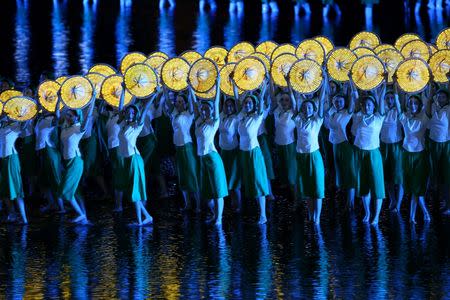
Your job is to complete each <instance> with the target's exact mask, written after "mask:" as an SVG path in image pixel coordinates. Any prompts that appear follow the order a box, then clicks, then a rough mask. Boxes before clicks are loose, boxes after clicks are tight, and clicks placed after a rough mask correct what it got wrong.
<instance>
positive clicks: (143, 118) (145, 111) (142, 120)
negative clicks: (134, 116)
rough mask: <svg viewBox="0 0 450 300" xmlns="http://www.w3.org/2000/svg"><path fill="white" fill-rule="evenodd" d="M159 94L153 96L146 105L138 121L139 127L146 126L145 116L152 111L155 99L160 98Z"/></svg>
mask: <svg viewBox="0 0 450 300" xmlns="http://www.w3.org/2000/svg"><path fill="white" fill-rule="evenodd" d="M158 94H159V93H155V94H153V95H152V96H151V97H150V99H149V100H148V101H147V102H146V103H145V106H144V109H143V110H142V114H141V116H140V118H139V120H138V125H139V126H141V125H143V124H144V121H145V116H146V115H147V112H148V110H149V109H150V105H151V104H152V103H153V101H155V98H156V97H157V96H158Z"/></svg>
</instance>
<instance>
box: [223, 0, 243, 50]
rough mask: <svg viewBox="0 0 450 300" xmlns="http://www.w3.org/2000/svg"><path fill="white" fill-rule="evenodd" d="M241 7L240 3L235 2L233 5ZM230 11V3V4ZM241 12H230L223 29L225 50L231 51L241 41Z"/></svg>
mask: <svg viewBox="0 0 450 300" xmlns="http://www.w3.org/2000/svg"><path fill="white" fill-rule="evenodd" d="M239 3H241V5H243V3H242V2H237V3H236V4H235V5H239ZM230 10H231V3H230ZM243 15H244V14H243V11H240V10H239V9H237V10H234V9H233V10H232V11H230V15H229V18H228V22H227V24H226V25H225V27H224V29H223V37H224V45H225V48H227V49H231V48H232V47H233V46H234V45H236V44H237V43H238V42H240V41H241V40H242V37H241V34H242V30H241V29H242V21H243Z"/></svg>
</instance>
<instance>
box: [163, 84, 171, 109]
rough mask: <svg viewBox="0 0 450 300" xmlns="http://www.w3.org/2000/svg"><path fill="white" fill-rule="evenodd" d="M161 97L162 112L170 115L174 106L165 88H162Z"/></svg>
mask: <svg viewBox="0 0 450 300" xmlns="http://www.w3.org/2000/svg"><path fill="white" fill-rule="evenodd" d="M162 90H163V95H164V112H165V114H166V115H170V114H171V113H172V112H173V109H174V105H173V103H172V101H171V99H170V98H169V92H168V91H167V88H166V87H165V86H163V87H162Z"/></svg>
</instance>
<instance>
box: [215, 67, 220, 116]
mask: <svg viewBox="0 0 450 300" xmlns="http://www.w3.org/2000/svg"><path fill="white" fill-rule="evenodd" d="M219 116H220V76H217V80H216V97H215V98H214V120H218V119H219Z"/></svg>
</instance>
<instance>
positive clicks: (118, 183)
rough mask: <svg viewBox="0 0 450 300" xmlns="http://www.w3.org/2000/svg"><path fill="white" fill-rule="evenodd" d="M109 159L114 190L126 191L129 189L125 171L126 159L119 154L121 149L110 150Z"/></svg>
mask: <svg viewBox="0 0 450 300" xmlns="http://www.w3.org/2000/svg"><path fill="white" fill-rule="evenodd" d="M109 158H110V161H111V171H112V181H113V186H114V189H115V190H119V191H124V190H125V189H126V187H127V175H126V172H125V169H124V163H125V162H124V158H123V156H121V155H120V154H119V147H114V148H111V149H109Z"/></svg>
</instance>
